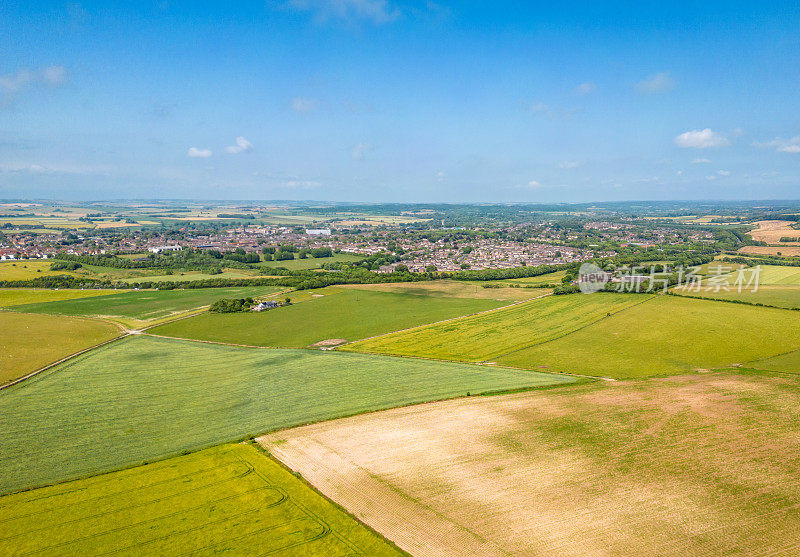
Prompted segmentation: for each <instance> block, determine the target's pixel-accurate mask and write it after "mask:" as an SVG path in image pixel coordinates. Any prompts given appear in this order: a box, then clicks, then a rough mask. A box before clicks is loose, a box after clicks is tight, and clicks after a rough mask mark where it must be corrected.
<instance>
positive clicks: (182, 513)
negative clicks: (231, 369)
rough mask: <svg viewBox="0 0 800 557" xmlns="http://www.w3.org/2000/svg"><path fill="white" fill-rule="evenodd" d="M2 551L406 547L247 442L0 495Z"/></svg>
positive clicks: (350, 551) (306, 551)
mask: <svg viewBox="0 0 800 557" xmlns="http://www.w3.org/2000/svg"><path fill="white" fill-rule="evenodd" d="M0 524H2V525H3V528H2V529H0V554H3V555H19V554H25V555H28V554H46V555H105V554H108V553H123V554H127V555H134V554H135V555H185V554H191V555H212V554H218V553H232V554H237V555H243V554H248V555H266V554H274V553H281V554H287V553H291V554H294V555H309V556H314V555H318V556H325V557H328V556H331V557H335V556H342V557H345V556H349V555H355V554H358V555H401V552H400V551H398V550H397V549H395V548H394V547H392V546H391V545H389V544H388V543H387V542H385V541H383V540H382V539H381V538H379V537H378V536H377V535H375V534H373V533H372V532H371V531H370V530H368V529H366V528H364V527H363V526H361V525H360V524H359V523H358V522H356V521H355V520H353V519H352V518H351V517H350V516H348V515H347V514H345V513H344V512H343V511H341V510H340V509H339V508H337V507H336V506H334V505H333V504H331V503H330V502H329V501H328V500H326V499H325V498H323V497H322V496H320V495H319V494H317V493H316V492H315V491H314V490H312V489H311V488H309V487H308V486H306V485H305V484H304V483H303V481H302V480H300V479H298V478H296V477H295V476H294V475H293V474H292V473H291V472H289V471H287V470H286V469H285V468H283V467H282V466H280V465H279V464H278V463H276V462H275V461H273V460H272V459H271V458H269V457H267V456H266V455H264V454H263V453H261V452H260V451H258V450H257V449H255V448H254V447H252V446H249V445H241V444H239V445H223V446H220V447H215V448H213V449H208V450H205V451H201V452H198V453H193V454H189V455H185V456H179V457H176V458H172V459H169V460H164V461H161V462H158V463H154V464H148V465H147V466H140V467H136V468H130V469H127V470H123V471H120V472H114V473H111V474H107V475H103V476H97V477H94V478H90V479H85V480H78V481H75V482H68V483H64V484H60V485H57V486H53V487H47V488H43V489H37V490H34V491H27V492H24V493H19V494H15V495H8V496H6V497H3V498H0Z"/></svg>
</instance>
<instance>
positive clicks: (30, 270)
mask: <svg viewBox="0 0 800 557" xmlns="http://www.w3.org/2000/svg"><path fill="white" fill-rule="evenodd" d="M50 263H52V261H48V260H43V259H30V260H28V259H23V260H20V261H0V280H31V279H34V278H37V277H46V276H52V275H72V276H75V272H73V271H51V270H50Z"/></svg>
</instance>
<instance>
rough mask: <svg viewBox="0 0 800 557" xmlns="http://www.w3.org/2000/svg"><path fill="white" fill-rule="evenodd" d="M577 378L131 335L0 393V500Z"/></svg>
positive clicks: (451, 364) (422, 361)
mask: <svg viewBox="0 0 800 557" xmlns="http://www.w3.org/2000/svg"><path fill="white" fill-rule="evenodd" d="M0 315H3V314H0ZM572 381H574V378H572V377H567V376H558V375H549V374H541V373H534V372H528V371H521V370H513V369H505V368H492V367H487V366H474V365H465V364H455V363H448V362H433V361H427V360H418V359H405V358H386V357H381V356H369V355H362V354H344V353H336V352H320V351H312V350H268V349H261V348H237V347H230V346H223V345H213V344H206V343H199V342H192V341H180V340H168V339H162V338H156V337H150V336H146V335H139V336H130V337H128V338H125V339H123V340H120V341H117V342H114V343H111V344H108V345H106V346H104V347H102V348H99V349H96V350H93V351H91V352H88V353H86V354H83V355H81V356H78V357H77V358H74V359H72V360H70V361H69V362H67V363H65V364H62V365H60V366H57V367H55V368H53V369H52V370H48V371H46V372H44V373H42V374H40V375H37V376H36V377H34V378H32V379H30V380H28V381H25V382H23V383H21V384H19V385H16V386H13V387H10V388H9V389H6V390H4V391H2V392H0V431H2V432H3V435H2V436H0V493H8V492H11V491H17V490H20V489H25V488H30V487H35V486H41V485H45V484H50V483H53V482H58V481H64V480H68V479H73V478H77V477H81V476H84V475H87V474H92V473H99V472H106V471H110V470H114V469H118V468H120V467H123V466H130V465H135V464H141V463H143V462H150V461H153V460H154V459H159V458H164V457H168V456H175V455H178V454H180V453H181V452H182V451H184V450H194V449H200V448H204V447H209V446H211V445H214V444H218V443H224V442H229V441H233V440H237V439H242V438H245V437H248V436H251V435H255V434H259V433H263V432H266V431H271V430H274V429H278V428H283V427H290V426H294V425H298V424H302V423H309V422H314V421H318V420H324V419H330V418H335V417H339V416H344V415H351V414H356V413H359V412H365V411H368V410H377V409H384V408H389V407H394V406H399V405H406V404H414V403H418V402H423V401H429V400H436V399H443V398H451V397H455V396H463V395H465V394H467V392H471V393H472V394H476V393H480V392H486V391H497V390H505V389H517V388H526V387H538V386H547V385H558V384H563V383H568V382H572Z"/></svg>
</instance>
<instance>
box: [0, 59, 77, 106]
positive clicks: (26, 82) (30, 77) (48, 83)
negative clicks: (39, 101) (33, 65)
mask: <svg viewBox="0 0 800 557" xmlns="http://www.w3.org/2000/svg"><path fill="white" fill-rule="evenodd" d="M66 81H67V70H66V69H65V68H64V66H48V67H46V68H42V69H39V70H29V69H27V68H22V69H19V70H17V72H16V73H13V74H7V75H0V93H2V96H0V99H5V101H6V102H12V101H13V100H14V99H15V98H16V97H17V95H20V94H22V93H24V92H25V91H27V90H30V89H34V88H36V87H39V86H45V87H51V88H52V87H58V86H59V85H63V84H64V83H66Z"/></svg>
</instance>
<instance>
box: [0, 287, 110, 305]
mask: <svg viewBox="0 0 800 557" xmlns="http://www.w3.org/2000/svg"><path fill="white" fill-rule="evenodd" d="M118 292H120V291H116V290H88V289H87V290H71V289H63V288H62V289H61V290H48V289H45V288H0V307H7V306H17V305H20V304H32V303H40V302H55V301H59V300H74V299H76V298H91V297H94V296H107V295H109V294H115V293H118ZM122 292H124V291H122Z"/></svg>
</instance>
